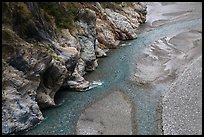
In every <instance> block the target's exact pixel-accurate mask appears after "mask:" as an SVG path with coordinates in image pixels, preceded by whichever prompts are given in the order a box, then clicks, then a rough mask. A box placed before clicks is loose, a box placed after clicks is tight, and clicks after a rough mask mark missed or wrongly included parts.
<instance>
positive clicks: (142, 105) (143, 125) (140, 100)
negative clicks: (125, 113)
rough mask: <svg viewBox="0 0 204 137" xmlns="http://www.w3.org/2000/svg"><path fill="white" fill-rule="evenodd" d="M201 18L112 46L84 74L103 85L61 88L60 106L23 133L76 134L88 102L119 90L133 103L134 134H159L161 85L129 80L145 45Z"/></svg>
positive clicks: (161, 28) (172, 25) (187, 26)
mask: <svg viewBox="0 0 204 137" xmlns="http://www.w3.org/2000/svg"><path fill="white" fill-rule="evenodd" d="M201 23H202V19H195V20H191V21H179V22H176V23H174V24H170V25H164V26H161V27H160V28H156V29H155V30H152V31H149V32H143V33H141V34H140V35H138V38H137V39H135V40H132V41H128V42H127V43H129V44H130V45H131V46H126V47H121V48H119V49H114V50H111V51H110V52H109V54H108V57H106V58H101V59H99V68H97V69H96V70H95V71H94V72H91V73H89V74H88V75H86V76H85V78H86V79H87V80H89V81H98V80H101V81H102V82H103V85H101V86H98V87H96V88H93V89H90V90H88V91H85V92H75V91H72V90H63V91H59V92H58V93H57V95H56V102H57V104H59V105H58V106H57V107H54V108H49V109H46V110H44V111H43V115H44V117H45V120H44V121H42V122H41V123H40V124H39V125H38V126H36V127H35V128H33V129H31V130H29V131H27V132H24V133H21V134H28V135H29V134H30V135H68V134H75V127H76V124H77V120H78V118H79V116H80V113H81V112H82V111H83V110H84V109H85V108H86V107H88V106H89V105H91V104H92V103H94V102H95V101H97V100H100V99H102V98H103V97H104V96H106V95H107V94H109V93H111V92H112V91H116V90H119V91H121V92H124V93H125V94H127V95H128V96H129V97H130V99H131V102H132V103H133V106H134V110H135V113H134V120H135V122H136V129H135V130H134V133H135V134H138V135H152V134H156V109H157V107H158V103H159V99H160V95H161V92H162V89H160V90H158V89H148V88H140V87H138V86H137V85H135V84H133V83H131V82H130V76H131V75H132V74H133V69H134V68H133V66H134V64H135V62H134V61H133V60H132V59H133V58H137V57H138V55H139V54H140V53H141V50H142V49H143V48H144V47H145V45H149V44H151V43H152V42H154V41H156V40H158V39H160V38H162V37H164V36H167V37H168V36H172V35H173V34H175V32H179V31H184V30H188V29H190V28H192V27H194V26H196V25H200V24H201Z"/></svg>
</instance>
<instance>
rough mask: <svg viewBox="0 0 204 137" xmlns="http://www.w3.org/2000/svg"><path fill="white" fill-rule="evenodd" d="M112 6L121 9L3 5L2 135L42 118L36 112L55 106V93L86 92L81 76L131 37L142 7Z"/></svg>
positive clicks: (85, 5)
mask: <svg viewBox="0 0 204 137" xmlns="http://www.w3.org/2000/svg"><path fill="white" fill-rule="evenodd" d="M112 5H115V6H116V7H117V6H118V7H120V8H121V11H120V10H117V11H115V10H112V9H111V7H103V6H101V5H100V3H99V2H96V3H66V2H65V3H63V2H62V3H61V2H60V3H37V2H13V3H9V2H8V3H3V23H2V35H3V36H2V51H3V52H2V53H3V56H2V60H3V62H4V63H3V65H4V66H3V70H2V72H3V79H2V82H3V85H2V86H3V90H2V96H3V98H2V100H3V101H2V121H3V124H2V125H3V126H2V134H11V133H15V132H18V131H21V130H24V129H27V128H30V127H32V126H34V125H36V124H37V123H39V122H40V121H41V120H43V116H42V113H41V111H40V109H43V108H46V107H50V106H55V105H56V104H55V100H54V96H55V94H56V92H57V91H59V89H62V88H67V89H75V90H78V91H83V90H85V89H88V88H89V86H90V82H89V81H87V80H85V79H84V77H83V75H84V74H86V72H88V71H93V70H95V69H96V68H97V67H98V62H97V61H98V59H97V58H99V57H105V56H107V51H108V49H109V48H117V46H118V44H119V40H121V39H122V40H126V39H133V38H136V30H137V28H138V26H139V24H140V23H142V22H144V20H145V18H144V16H145V15H146V13H145V12H143V11H144V10H145V7H146V6H145V5H144V4H142V3H135V4H133V6H129V5H128V4H127V3H119V4H116V3H112ZM136 5H139V7H140V8H138V7H137V6H136ZM49 6H51V7H49ZM67 7H68V8H67ZM124 7H127V8H124ZM128 7H129V8H128ZM141 7H143V8H141ZM122 8H124V9H123V10H122ZM53 9H55V10H54V11H51V10H53ZM113 9H114V7H113ZM63 10H64V11H63ZM69 10H70V12H69ZM62 11H63V12H62ZM134 11H135V12H134ZM141 11H142V12H141ZM59 12H61V14H63V13H64V12H67V14H70V16H67V18H68V17H73V18H70V19H69V20H67V19H66V18H63V17H61V16H63V15H61V14H59ZM71 13H72V14H71ZM73 15H74V16H73ZM64 16H66V14H65V15H64ZM60 19H61V20H60ZM63 19H64V20H66V21H64V22H63ZM60 21H61V22H60ZM59 22H60V23H61V24H59ZM63 23H64V24H63ZM66 23H67V24H68V23H70V24H68V25H67V24H66ZM66 25H67V28H66V27H64V26H66ZM70 25H71V26H72V27H71V28H70ZM59 26H60V27H59Z"/></svg>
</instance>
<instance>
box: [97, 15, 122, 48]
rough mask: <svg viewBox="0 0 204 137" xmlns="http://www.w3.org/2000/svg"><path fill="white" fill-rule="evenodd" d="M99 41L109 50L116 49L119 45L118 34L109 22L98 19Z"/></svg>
mask: <svg viewBox="0 0 204 137" xmlns="http://www.w3.org/2000/svg"><path fill="white" fill-rule="evenodd" d="M96 32H97V40H98V41H99V42H100V43H102V44H104V45H105V46H106V47H108V48H112V47H113V48H115V47H117V45H118V44H119V40H116V34H115V33H114V30H113V29H112V28H111V26H110V25H109V24H108V22H107V21H104V20H101V19H99V18H97V19H96Z"/></svg>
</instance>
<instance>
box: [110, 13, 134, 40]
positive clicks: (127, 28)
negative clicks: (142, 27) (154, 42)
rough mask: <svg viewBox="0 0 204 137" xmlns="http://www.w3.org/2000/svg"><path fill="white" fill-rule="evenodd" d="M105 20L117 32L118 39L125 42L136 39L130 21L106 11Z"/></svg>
mask: <svg viewBox="0 0 204 137" xmlns="http://www.w3.org/2000/svg"><path fill="white" fill-rule="evenodd" d="M106 13H107V18H108V20H109V21H110V22H111V24H112V25H113V26H114V28H116V29H117V30H118V32H119V35H120V36H119V39H121V40H125V39H126V40H127V39H134V38H137V34H136V29H134V28H133V26H132V25H131V24H130V23H129V22H130V21H129V20H128V19H127V18H126V17H125V16H123V15H121V14H119V13H117V12H115V11H113V10H110V9H106Z"/></svg>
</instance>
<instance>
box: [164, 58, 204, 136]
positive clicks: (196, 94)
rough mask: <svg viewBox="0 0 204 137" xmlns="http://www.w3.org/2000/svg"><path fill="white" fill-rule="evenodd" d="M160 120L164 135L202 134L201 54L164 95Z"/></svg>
mask: <svg viewBox="0 0 204 137" xmlns="http://www.w3.org/2000/svg"><path fill="white" fill-rule="evenodd" d="M162 120H163V131H164V134H165V135H193V134H194V135H201V134H202V56H200V57H199V58H198V59H197V60H195V61H194V62H193V63H192V64H190V65H189V67H188V68H187V69H186V70H185V71H184V72H183V74H182V75H181V76H180V77H178V78H177V79H176V81H175V82H174V83H173V84H172V86H171V87H170V90H168V91H167V92H166V94H165V95H164V99H163V114H162Z"/></svg>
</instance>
